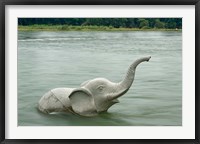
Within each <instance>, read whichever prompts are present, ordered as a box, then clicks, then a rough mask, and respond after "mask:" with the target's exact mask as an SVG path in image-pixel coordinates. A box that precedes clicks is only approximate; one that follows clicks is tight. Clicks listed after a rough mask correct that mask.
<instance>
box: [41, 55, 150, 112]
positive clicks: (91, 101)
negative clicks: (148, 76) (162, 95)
mask: <svg viewBox="0 0 200 144" xmlns="http://www.w3.org/2000/svg"><path fill="white" fill-rule="evenodd" d="M150 58H151V57H143V58H139V59H137V60H136V61H135V62H133V63H132V64H131V65H130V67H129V69H128V72H127V74H126V75H125V77H124V79H123V80H122V81H121V82H118V83H114V82H111V81H109V80H107V79H105V78H95V79H92V80H88V81H85V82H83V83H82V84H81V85H80V88H55V89H52V90H50V91H48V92H47V93H45V94H44V95H43V96H42V98H41V99H40V100H39V104H38V109H39V110H40V111H42V112H44V113H48V114H49V113H52V112H71V113H73V114H77V115H80V116H96V115H98V114H99V113H101V112H106V111H107V110H108V109H109V108H110V107H111V106H112V105H113V104H116V103H118V102H119V101H118V99H117V98H119V97H120V96H122V95H124V94H125V93H126V92H127V91H128V90H129V88H130V87H131V85H132V83H133V80H134V77H135V71H136V67H137V66H138V65H139V64H140V63H141V62H144V61H149V59H150Z"/></svg>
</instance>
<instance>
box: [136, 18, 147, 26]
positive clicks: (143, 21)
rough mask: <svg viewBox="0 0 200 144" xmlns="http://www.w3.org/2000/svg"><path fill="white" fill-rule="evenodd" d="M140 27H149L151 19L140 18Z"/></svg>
mask: <svg viewBox="0 0 200 144" xmlns="http://www.w3.org/2000/svg"><path fill="white" fill-rule="evenodd" d="M138 21H139V28H144V27H146V28H147V27H149V21H148V20H146V19H139V20H138Z"/></svg>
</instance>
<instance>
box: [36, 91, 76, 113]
mask: <svg viewBox="0 0 200 144" xmlns="http://www.w3.org/2000/svg"><path fill="white" fill-rule="evenodd" d="M72 90H73V89H71V88H56V89H52V90H50V91H48V92H47V93H45V94H44V95H43V96H42V98H41V99H40V101H39V103H38V108H39V110H40V111H42V112H44V113H51V112H61V111H67V109H68V108H69V107H70V101H69V98H68V96H69V95H70V93H71V92H72Z"/></svg>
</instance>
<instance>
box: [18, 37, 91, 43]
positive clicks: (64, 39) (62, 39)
mask: <svg viewBox="0 0 200 144" xmlns="http://www.w3.org/2000/svg"><path fill="white" fill-rule="evenodd" d="M87 39H88V40H91V39H92V38H88V37H86V38H81V37H74V38H45V39H22V40H18V41H23V42H26V41H27V42H29V41H69V40H87Z"/></svg>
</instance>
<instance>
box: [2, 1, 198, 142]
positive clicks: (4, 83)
mask: <svg viewBox="0 0 200 144" xmlns="http://www.w3.org/2000/svg"><path fill="white" fill-rule="evenodd" d="M7 5H195V57H196V58H195V73H196V74H195V139H120V140H119V139H116V140H115V139H100V140H99V139H98V140H97V139H76V140H75V139H65V140H64V139H54V140H52V139H28V140H25V139H5V124H6V122H5V97H6V93H5V89H6V81H5V77H6V67H5V66H6V61H5V58H6V53H5V7H6V6H7ZM0 10H1V12H0V13H1V16H0V44H1V49H0V58H1V67H0V69H1V71H0V78H1V87H0V88H1V89H0V92H1V96H0V142H1V143H20V144H21V143H38V144H40V143H41V144H42V143H49V144H51V143H92V144H93V143H103V144H108V143H109V144H110V143H123V144H125V143H137V144H145V143H152V144H157V143H163V144H164V143H170V144H198V143H200V133H199V130H200V128H199V121H200V118H199V112H200V111H199V110H200V101H199V89H198V85H199V77H198V73H199V56H200V55H199V49H200V0H56V1H54V0H1V3H0Z"/></svg>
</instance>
